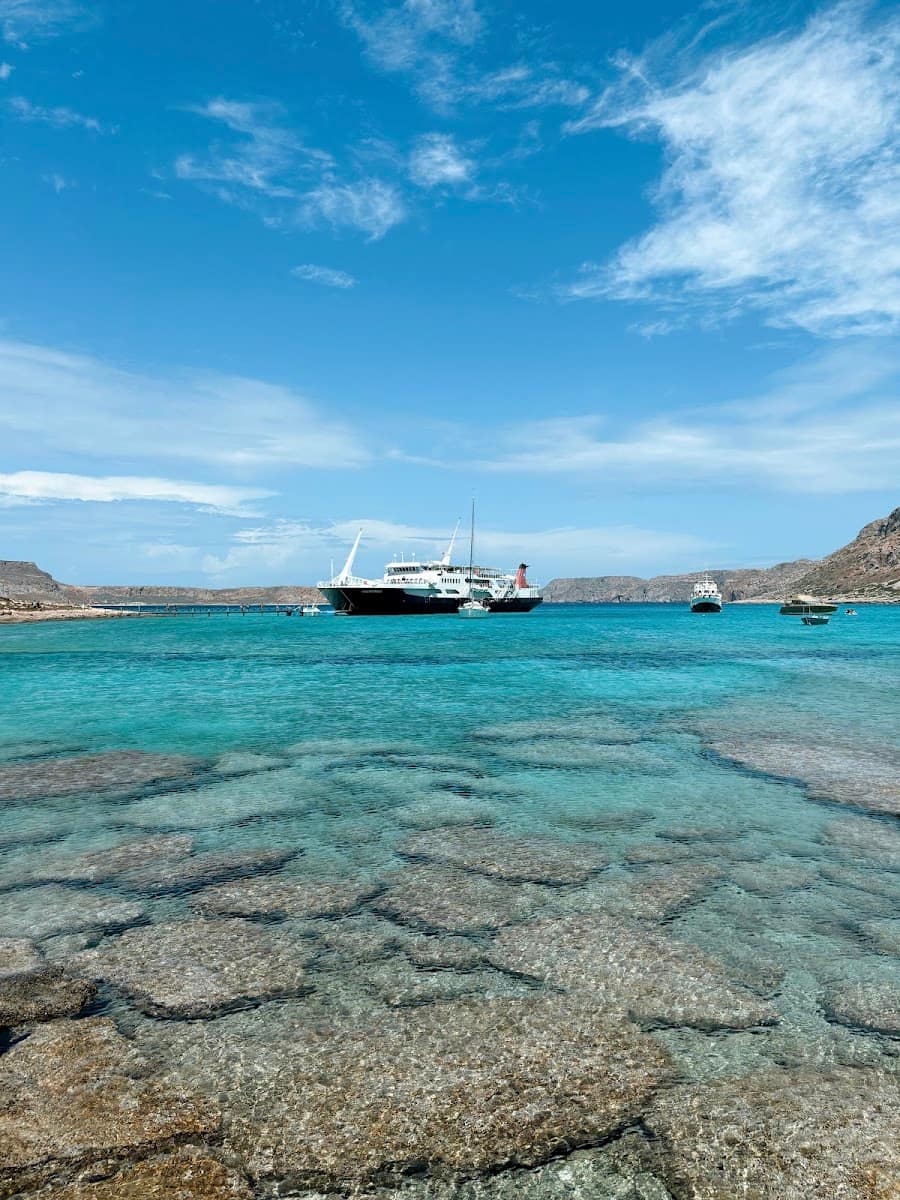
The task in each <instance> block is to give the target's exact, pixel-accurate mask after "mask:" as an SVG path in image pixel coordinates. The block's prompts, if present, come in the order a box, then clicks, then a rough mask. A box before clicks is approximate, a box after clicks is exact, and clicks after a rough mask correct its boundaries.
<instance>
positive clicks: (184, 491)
mask: <svg viewBox="0 0 900 1200" xmlns="http://www.w3.org/2000/svg"><path fill="white" fill-rule="evenodd" d="M269 495H271V492H266V491H259V490H257V489H255V488H245V487H231V486H228V485H222V484H212V483H188V482H185V481H183V480H176V479H158V478H154V477H146V476H135V475H105V476H93V475H68V474H62V473H57V472H52V471H16V472H13V473H12V474H6V475H3V474H0V497H2V498H3V499H4V500H5V501H6V503H7V505H9V504H15V503H17V502H18V503H22V504H36V503H46V502H50V501H60V500H69V501H72V500H77V501H82V502H86V503H94V504H111V503H114V502H117V501H128V500H132V501H133V500H140V501H155V502H157V503H174V504H190V505H193V506H195V507H199V508H203V509H207V510H213V511H215V512H220V513H228V514H231V515H233V516H242V515H244V516H246V515H247V513H246V510H245V505H246V504H247V503H248V502H249V501H252V500H259V499H262V498H264V497H265V496H269Z"/></svg>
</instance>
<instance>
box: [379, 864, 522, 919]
mask: <svg viewBox="0 0 900 1200" xmlns="http://www.w3.org/2000/svg"><path fill="white" fill-rule="evenodd" d="M543 902H544V897H543V896H542V895H540V894H537V893H536V892H535V890H534V889H533V888H528V887H522V886H518V887H517V886H516V885H514V884H509V883H497V882H495V881H494V880H492V879H486V878H484V877H482V876H478V875H473V874H469V873H466V872H462V871H450V870H447V869H446V868H444V867H436V866H434V867H432V866H425V867H410V868H409V869H408V870H406V871H404V872H403V873H402V874H400V875H398V876H397V877H396V879H395V880H394V881H393V882H391V883H390V884H389V885H388V886H387V888H386V889H385V890H384V891H383V892H382V893H381V894H380V895H378V896H376V897H375V899H374V900H373V901H372V908H374V909H375V910H376V911H378V912H381V913H384V914H386V915H387V916H389V917H392V918H393V919H394V920H396V921H400V922H401V923H402V924H406V925H413V926H418V927H420V928H424V929H443V930H448V931H449V932H451V933H475V932H477V931H478V930H482V929H499V928H500V927H501V926H502V925H509V924H510V923H511V922H513V921H522V920H525V919H526V918H527V917H529V916H530V915H531V914H532V913H534V912H535V910H536V909H537V908H538V907H539V906H540V904H541V903H543Z"/></svg>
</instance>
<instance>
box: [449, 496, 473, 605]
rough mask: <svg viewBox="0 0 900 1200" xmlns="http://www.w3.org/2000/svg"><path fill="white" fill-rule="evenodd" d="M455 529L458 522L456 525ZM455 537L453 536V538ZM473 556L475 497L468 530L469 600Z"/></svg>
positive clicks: (470, 596)
mask: <svg viewBox="0 0 900 1200" xmlns="http://www.w3.org/2000/svg"><path fill="white" fill-rule="evenodd" d="M456 527H457V529H458V528H459V522H458V521H457V523H456ZM455 536H456V535H455V534H454V537H455ZM474 554H475V497H474V496H473V497H472V524H471V527H470V529H469V599H470V600H471V599H472V560H473V558H474Z"/></svg>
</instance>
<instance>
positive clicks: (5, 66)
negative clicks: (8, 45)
mask: <svg viewBox="0 0 900 1200" xmlns="http://www.w3.org/2000/svg"><path fill="white" fill-rule="evenodd" d="M15 69H16V68H15V67H14V66H13V65H12V63H8V62H0V79H9V77H10V75H12V73H13V71H14V70H15Z"/></svg>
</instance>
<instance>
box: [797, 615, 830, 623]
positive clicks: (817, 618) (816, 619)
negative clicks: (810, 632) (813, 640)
mask: <svg viewBox="0 0 900 1200" xmlns="http://www.w3.org/2000/svg"><path fill="white" fill-rule="evenodd" d="M800 620H801V621H802V622H803V624H804V625H827V624H828V622H829V620H830V617H826V616H823V615H822V614H821V613H816V614H815V615H808V616H805V617H801V618H800Z"/></svg>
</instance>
